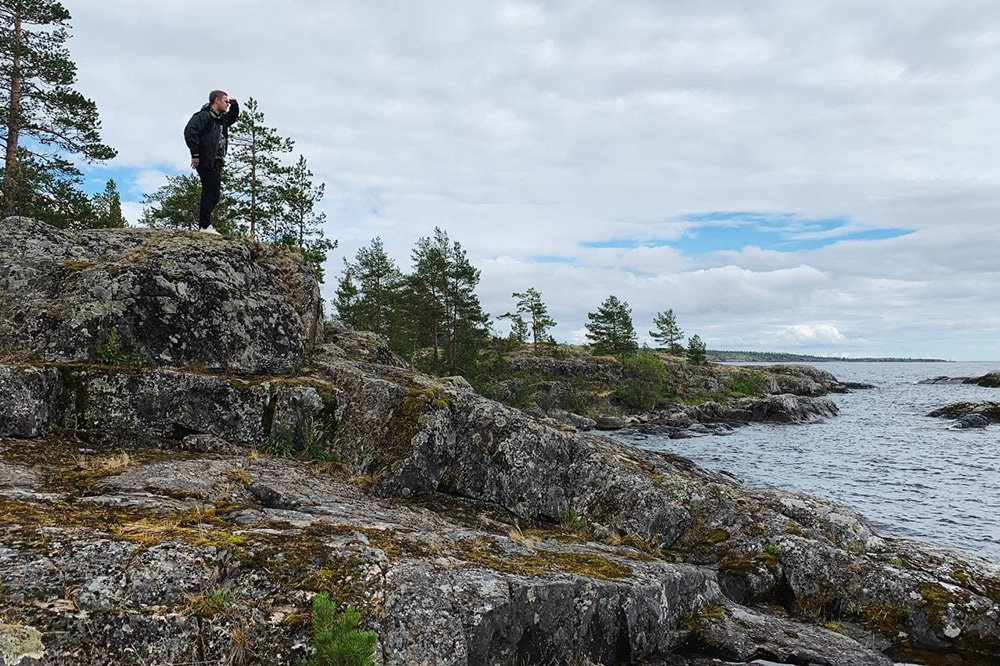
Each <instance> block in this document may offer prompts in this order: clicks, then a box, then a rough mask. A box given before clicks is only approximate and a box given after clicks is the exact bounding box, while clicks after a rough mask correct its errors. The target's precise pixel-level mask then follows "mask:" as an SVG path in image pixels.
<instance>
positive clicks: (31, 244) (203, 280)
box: [0, 218, 323, 373]
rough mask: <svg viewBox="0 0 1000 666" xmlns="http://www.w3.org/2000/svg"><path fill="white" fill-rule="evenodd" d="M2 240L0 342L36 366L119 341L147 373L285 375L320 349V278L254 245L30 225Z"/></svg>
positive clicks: (92, 353)
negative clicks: (172, 369) (192, 369)
mask: <svg viewBox="0 0 1000 666" xmlns="http://www.w3.org/2000/svg"><path fill="white" fill-rule="evenodd" d="M0 237H2V238H3V239H4V243H3V245H2V246H0V340H4V341H5V342H7V343H8V344H9V345H10V346H11V348H14V349H23V350H27V351H30V352H32V353H34V354H36V355H37V356H38V357H39V358H41V359H43V360H47V361H59V362H70V361H92V360H97V353H96V352H97V349H98V347H99V346H100V345H101V344H104V343H106V342H107V341H108V340H109V339H110V336H111V333H112V330H114V331H116V332H117V335H118V337H119V340H120V343H121V345H122V348H123V351H124V352H127V353H129V354H131V355H133V356H135V357H137V358H139V359H141V360H142V361H143V362H145V363H149V364H153V365H166V366H185V365H203V366H205V367H208V368H212V369H218V370H225V371H231V372H244V373H260V372H268V373H274V372H289V371H293V370H295V369H297V368H298V367H299V366H300V365H301V363H302V361H303V360H304V357H305V355H306V354H307V353H308V352H309V350H310V349H311V348H312V347H313V345H314V344H315V343H317V342H319V341H321V340H322V324H323V321H322V304H321V300H320V296H319V288H318V286H317V283H316V279H315V277H314V276H313V275H312V274H311V273H310V271H309V270H308V269H307V268H306V267H305V266H303V265H302V263H301V261H299V260H297V259H296V258H295V257H294V255H292V254H286V253H281V252H277V251H275V250H272V249H271V248H270V247H268V246H265V245H262V244H259V243H254V242H251V241H247V240H226V239H222V238H218V237H214V238H213V237H208V236H204V235H199V234H195V233H185V232H176V231H152V230H147V229H119V230H95V231H78V232H67V231H60V230H58V229H55V228H53V227H51V226H49V225H47V224H45V223H42V222H37V221H35V220H30V219H27V218H7V219H6V220H2V221H0Z"/></svg>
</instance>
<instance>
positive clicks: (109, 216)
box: [92, 179, 127, 229]
mask: <svg viewBox="0 0 1000 666" xmlns="http://www.w3.org/2000/svg"><path fill="white" fill-rule="evenodd" d="M92 202H93V206H94V224H93V226H94V227H96V228H100V229H123V228H125V227H126V226H127V224H126V222H125V216H124V215H122V198H121V195H120V194H118V185H117V184H116V183H115V181H114V179H111V180H109V181H108V182H107V185H105V186H104V192H101V193H100V194H95V195H94V196H93V198H92Z"/></svg>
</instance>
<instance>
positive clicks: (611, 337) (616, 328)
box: [587, 296, 638, 354]
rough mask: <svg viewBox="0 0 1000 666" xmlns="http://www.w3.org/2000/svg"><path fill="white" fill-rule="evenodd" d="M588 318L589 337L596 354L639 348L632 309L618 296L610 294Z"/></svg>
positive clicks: (626, 351)
mask: <svg viewBox="0 0 1000 666" xmlns="http://www.w3.org/2000/svg"><path fill="white" fill-rule="evenodd" d="M587 319H588V322H587V339H588V340H590V343H591V346H592V347H593V350H594V353H595V354H630V353H632V352H634V351H635V350H636V349H638V344H637V343H636V335H635V327H634V326H633V325H632V309H631V308H629V306H628V303H626V302H624V301H620V300H618V297H616V296H608V297H607V298H606V299H605V300H604V302H603V303H601V306H600V307H599V308H598V309H597V312H590V313H588V314H587Z"/></svg>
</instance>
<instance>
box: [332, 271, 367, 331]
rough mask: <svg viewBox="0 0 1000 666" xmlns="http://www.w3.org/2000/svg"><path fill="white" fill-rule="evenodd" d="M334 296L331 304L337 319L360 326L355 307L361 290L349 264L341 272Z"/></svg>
mask: <svg viewBox="0 0 1000 666" xmlns="http://www.w3.org/2000/svg"><path fill="white" fill-rule="evenodd" d="M344 262H345V263H346V262H347V260H346V259H345V260H344ZM336 297H337V298H336V300H335V301H334V302H333V305H334V307H335V308H336V310H337V319H339V320H340V321H341V322H343V323H344V324H347V325H348V326H350V327H352V328H360V327H359V326H358V321H359V318H358V315H357V310H356V308H357V305H358V300H359V299H360V298H361V290H360V289H358V285H357V283H356V282H355V281H354V274H353V273H352V272H351V270H350V266H348V267H346V268H345V269H344V272H343V273H341V276H340V281H339V282H338V283H337V291H336Z"/></svg>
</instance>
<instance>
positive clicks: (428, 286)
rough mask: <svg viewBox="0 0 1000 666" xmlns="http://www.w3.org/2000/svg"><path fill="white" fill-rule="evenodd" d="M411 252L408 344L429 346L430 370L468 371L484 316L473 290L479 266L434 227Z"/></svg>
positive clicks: (483, 329)
mask: <svg viewBox="0 0 1000 666" xmlns="http://www.w3.org/2000/svg"><path fill="white" fill-rule="evenodd" d="M412 257H413V273H412V274H411V275H409V276H408V277H407V279H406V287H405V293H404V298H405V303H406V308H407V310H408V320H409V322H410V325H411V327H412V334H411V337H412V340H413V344H414V345H420V346H422V347H429V348H430V349H431V359H430V363H429V369H431V370H433V371H435V372H441V371H446V372H448V373H449V374H454V373H456V372H457V373H465V374H470V373H472V372H473V370H474V367H475V365H476V362H477V358H478V354H479V349H480V348H481V347H482V344H483V342H484V340H485V338H486V336H487V334H488V330H487V328H488V327H487V322H488V320H489V318H488V317H487V316H486V314H485V313H484V312H483V310H482V305H481V304H480V302H479V297H478V296H476V293H475V288H476V286H477V285H478V284H479V275H480V273H479V270H478V269H477V268H475V267H474V266H472V264H471V263H469V260H468V257H467V256H466V252H465V250H463V249H462V246H461V244H460V243H458V242H457V241H456V242H454V243H452V242H451V241H450V240H449V238H448V234H447V233H445V232H444V231H442V230H441V229H439V228H435V229H434V236H433V237H432V238H431V237H425V238H420V239H419V240H418V241H417V244H416V246H415V247H414V250H413V254H412Z"/></svg>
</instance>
